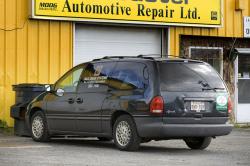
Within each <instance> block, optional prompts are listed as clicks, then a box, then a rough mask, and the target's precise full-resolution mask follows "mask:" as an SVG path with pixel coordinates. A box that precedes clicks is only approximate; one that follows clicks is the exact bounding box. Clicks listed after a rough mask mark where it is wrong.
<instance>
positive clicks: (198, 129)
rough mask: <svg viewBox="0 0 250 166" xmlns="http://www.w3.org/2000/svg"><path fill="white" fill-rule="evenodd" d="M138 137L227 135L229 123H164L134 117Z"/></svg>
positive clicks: (157, 119)
mask: <svg viewBox="0 0 250 166" xmlns="http://www.w3.org/2000/svg"><path fill="white" fill-rule="evenodd" d="M135 122H136V125H137V131H138V134H139V136H140V137H144V138H155V139H170V138H184V137H214V136H223V135H228V134H229V133H230V132H231V131H232V129H233V125H231V124H164V123H163V122H162V119H161V120H160V119H159V118H147V119H144V118H135Z"/></svg>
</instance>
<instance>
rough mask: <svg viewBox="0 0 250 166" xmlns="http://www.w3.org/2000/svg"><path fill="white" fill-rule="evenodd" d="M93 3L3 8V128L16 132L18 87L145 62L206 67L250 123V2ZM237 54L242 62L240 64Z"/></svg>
mask: <svg viewBox="0 0 250 166" xmlns="http://www.w3.org/2000/svg"><path fill="white" fill-rule="evenodd" d="M87 2H89V1H84V0H76V1H72V0H43V1H41V0H1V1H0V120H1V121H2V122H4V123H6V124H7V125H8V126H13V119H11V118H10V106H11V105H13V104H14V102H15V93H14V92H13V90H12V85H14V84H20V83H42V84H47V83H54V82H55V81H56V80H57V79H58V78H59V77H60V76H61V75H62V74H63V73H65V72H66V71H67V70H68V69H70V68H71V67H73V66H74V65H77V64H79V63H82V62H86V61H88V60H91V59H94V58H99V57H103V56H117V55H119V56H123V55H124V56H136V55H139V54H158V55H167V54H170V55H180V56H185V57H189V58H193V59H201V60H204V61H207V62H208V63H210V64H211V65H213V66H214V68H215V69H216V70H217V71H218V72H219V73H220V74H221V75H222V77H223V78H224V79H225V81H226V82H227V84H228V87H229V89H230V91H231V94H232V98H233V99H234V101H235V117H236V119H235V120H236V122H238V123H248V122H250V110H247V107H248V104H249V106H250V101H248V97H250V95H249V96H248V93H247V92H248V91H249V90H248V88H247V87H250V83H248V78H249V72H250V60H249V58H248V55H249V56H250V39H248V38H247V34H248V33H249V32H246V31H244V27H246V26H247V24H248V23H247V21H248V20H247V19H248V18H247V16H250V0H211V1H209V2H207V4H206V3H205V2H204V1H201V0H172V1H160V0H159V1H156V0H145V1H138V2H137V1H131V2H130V1H126V2H124V1H119V0H112V1H107V2H106V1H98V0H95V1H93V2H91V3H90V4H87ZM160 3H163V4H160ZM97 4H98V5H97ZM135 5H136V6H135ZM162 5H163V7H162ZM136 8H137V11H136V13H133V11H134V10H135V9H136ZM218 11H219V12H218ZM206 12H208V13H209V18H210V17H211V19H210V20H208V19H207V14H206ZM175 13H179V15H178V14H175ZM210 14H211V15H210ZM83 15H84V16H83ZM244 19H245V20H244ZM244 21H245V23H244ZM244 34H245V35H244ZM236 52H237V55H238V56H234V55H235V54H236ZM236 85H238V86H236ZM248 85H249V86H248ZM245 92H246V93H245ZM249 94H250V93H249Z"/></svg>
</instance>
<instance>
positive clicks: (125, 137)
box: [116, 121, 131, 146]
mask: <svg viewBox="0 0 250 166" xmlns="http://www.w3.org/2000/svg"><path fill="white" fill-rule="evenodd" d="M130 138H131V129H130V126H129V124H128V122H126V121H121V122H120V123H119V124H118V125H117V128H116V140H117V142H118V143H119V144H120V145H121V146H126V145H127V144H128V143H129V141H130Z"/></svg>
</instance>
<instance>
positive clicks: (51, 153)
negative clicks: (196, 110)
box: [0, 129, 250, 166]
mask: <svg viewBox="0 0 250 166" xmlns="http://www.w3.org/2000/svg"><path fill="white" fill-rule="evenodd" d="M16 165H17V166H37V165H38V166H40V165H41V166H50V165H52V166H63V165H65V166H71V165H73V166H78V165H84V166H85V165H86V166H158V165H161V166H167V165H169V166H175V165H176V166H179V165H185V166H189V165H190V166H191V165H192V166H224V165H225V166H231V165H232V166H235V165H242V166H250V129H234V130H233V132H232V133H231V134H230V135H228V136H223V137H218V138H216V139H214V140H213V141H212V143H211V144H210V146H209V147H208V148H207V149H206V150H190V149H188V148H187V146H186V145H185V143H184V142H183V141H182V140H168V141H151V142H149V143H145V144H141V148H140V150H139V151H137V152H122V151H119V150H117V149H116V147H115V145H114V144H113V142H102V141H98V140H97V139H95V138H81V139H76V138H74V139H53V140H52V141H51V142H48V143H38V142H34V141H32V139H31V138H29V137H18V136H14V135H13V134H4V133H3V132H0V166H16Z"/></svg>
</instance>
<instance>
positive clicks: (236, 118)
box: [234, 56, 239, 123]
mask: <svg viewBox="0 0 250 166" xmlns="http://www.w3.org/2000/svg"><path fill="white" fill-rule="evenodd" d="M238 67H239V58H238V56H237V58H236V59H235V61H234V87H235V88H234V117H235V123H238V116H237V115H238V71H239V68H238Z"/></svg>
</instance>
